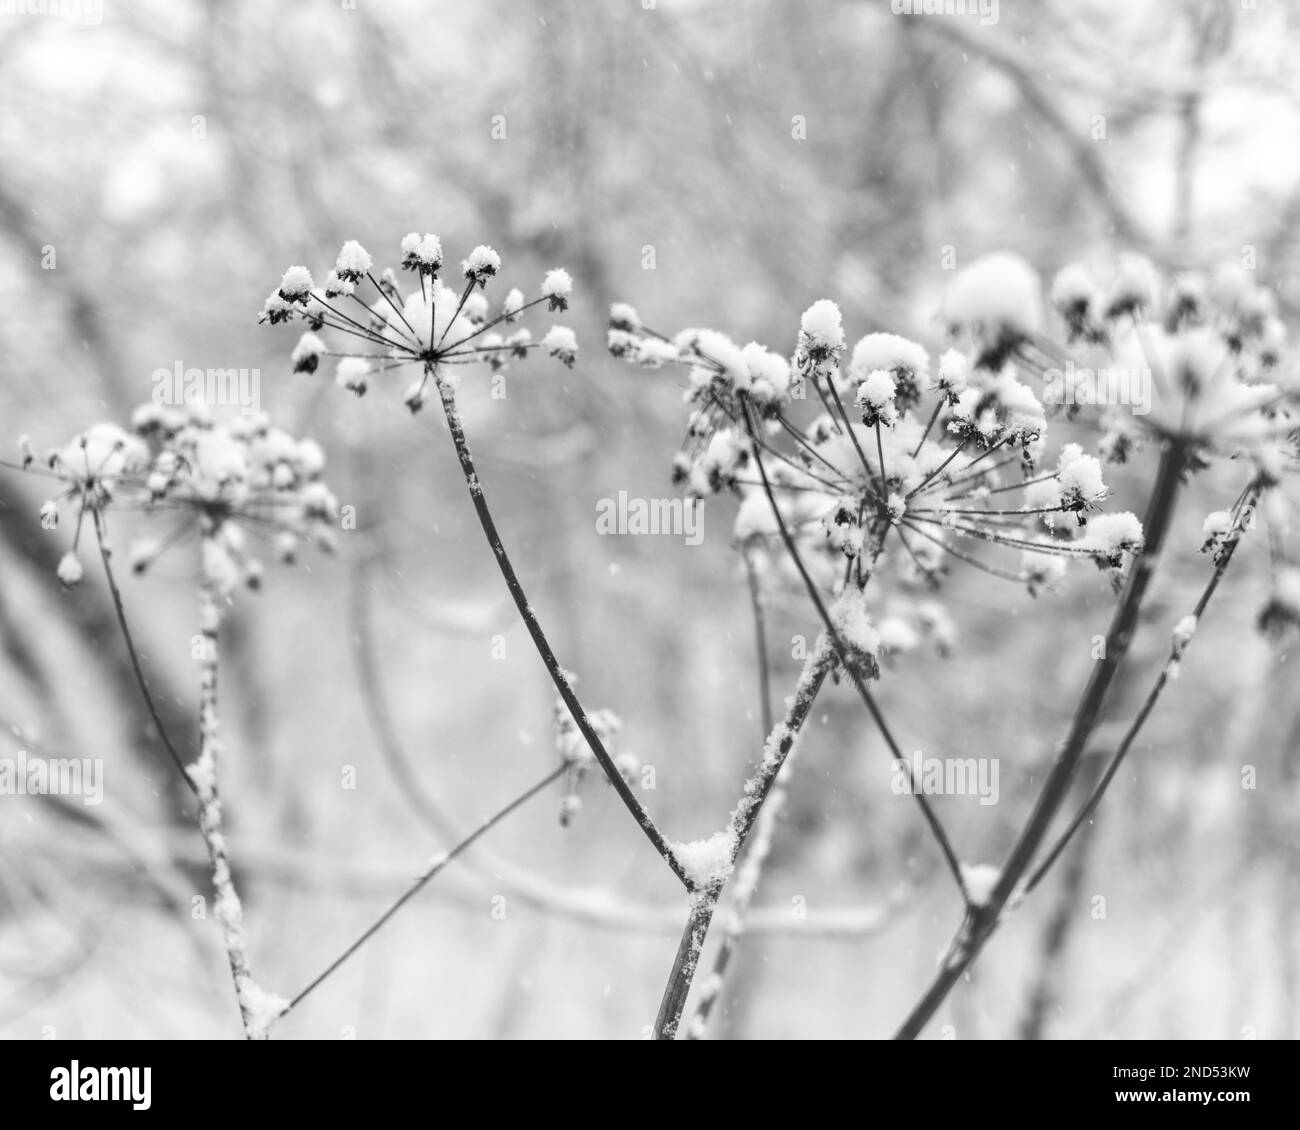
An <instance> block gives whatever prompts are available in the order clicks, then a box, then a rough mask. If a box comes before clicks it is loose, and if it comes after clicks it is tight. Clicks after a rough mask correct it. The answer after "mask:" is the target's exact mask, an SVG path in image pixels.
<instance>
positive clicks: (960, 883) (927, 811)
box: [745, 413, 969, 901]
mask: <svg viewBox="0 0 1300 1130" xmlns="http://www.w3.org/2000/svg"><path fill="white" fill-rule="evenodd" d="M745 428H746V430H747V431H748V432H749V436H750V438H751V439H753V438H754V425H753V422H752V421H751V420H750V418H749V415H748V413H746V414H745ZM754 461H755V463H757V464H758V472H759V477H760V478H761V479H762V482H763V492H764V494H766V496H767V503H768V506H769V507H770V508H771V510H772V517H773V518H774V519H775V521H776V525H777V529H778V530H779V531H780V534H781V540H782V541H783V542H784V543H785V548H786V551H787V552H788V553H789V554H790V559H791V560H792V561H793V562H794V564H795V568H796V569H797V570H798V573H799V576H800V577H801V578H802V579H803V583H804V588H805V589H806V590H807V591H808V596H809V598H810V599H811V600H812V602H813V606H814V607H815V608H816V609H817V614H818V615H819V616H820V617H821V620H822V623H823V625H824V626H825V631H826V636H827V638H828V639H829V641H830V643H831V645H832V647H833V648H834V649H835V654H836V655H837V656H838V657H839V661H840V664H841V666H842V667H843V668H844V670H845V672H846V673H847V674H848V676H849V678H850V679H851V680H852V682H853V686H854V689H855V690H856V691H857V692H858V697H859V698H861V699H862V703H863V705H864V706H865V707H866V708H867V711H868V712H869V713H870V714H871V718H872V721H873V722H875V724H876V728H877V729H878V730H879V731H880V735H881V737H883V738H884V739H885V744H886V745H887V746H888V747H889V752H890V755H891V756H892V757H893V758H894V760H895V761H896V762H898V763H899V764H900V765H902V766H904V767H905V768H906V769H907V773H908V781H909V782H911V784H912V788H911V789H910V790H909V791H910V792H911V794H912V797H913V798H914V799H915V801H916V803H917V807H918V808H919V809H920V810H921V815H922V816H923V817H924V819H925V822H926V824H927V825H928V826H929V828H930V832H931V834H932V835H933V836H934V838H935V842H936V843H937V844H938V845H939V851H940V852H941V854H942V855H943V858H944V862H945V863H946V864H947V867H948V871H949V873H950V874H951V875H952V878H953V881H954V882H955V883H956V884H957V889H958V890H959V891H960V892H961V895H962V899H963V900H965V901H969V898H968V895H967V892H966V881H965V879H963V878H962V873H961V865H960V863H959V862H958V860H957V853H956V852H955V851H954V850H953V847H952V842H951V841H950V840H949V838H948V834H947V832H945V831H944V828H943V825H942V824H940V823H939V818H938V816H936V815H935V813H934V809H933V808H932V807H931V806H930V802H929V801H928V800H927V799H926V797H925V794H924V792H923V790H921V789H919V788H917V787H916V782H915V781H912V770H911V766H910V765H909V764H908V761H907V758H906V757H904V756H903V751H902V749H901V748H900V747H899V745H898V742H897V741H895V740H894V735H893V733H892V732H891V731H890V729H889V727H888V726H887V725H886V724H885V719H884V716H883V715H882V714H881V712H880V708H879V707H878V706H877V705H876V700H875V698H874V697H873V695H872V694H871V692H870V691H869V690H868V689H867V687H866V684H865V683H863V681H862V679H861V677H860V676H859V675H858V672H857V670H856V669H855V665H854V664H853V663H852V662H850V659H849V655H848V650H847V648H845V646H844V642H843V640H841V639H840V634H839V630H838V629H837V628H836V627H835V622H834V620H832V619H831V615H830V612H828V611H827V609H826V604H825V602H824V601H823V600H822V598H821V594H820V593H819V592H818V591H817V584H816V582H815V581H813V579H812V577H811V575H810V574H809V573H808V569H807V567H806V566H805V565H804V562H803V557H802V555H801V554H800V553H799V547H798V546H797V545H795V541H794V537H793V536H792V535H791V533H790V530H789V527H788V526H787V525H786V522H785V516H784V515H783V514H782V513H781V508H780V507H779V506H778V505H777V503H776V496H775V495H774V494H773V493H772V484H771V482H770V480H769V479H768V476H767V468H766V467H764V466H763V461H762V460H761V459H760V458H759V457H758V456H757V455H755V457H754Z"/></svg>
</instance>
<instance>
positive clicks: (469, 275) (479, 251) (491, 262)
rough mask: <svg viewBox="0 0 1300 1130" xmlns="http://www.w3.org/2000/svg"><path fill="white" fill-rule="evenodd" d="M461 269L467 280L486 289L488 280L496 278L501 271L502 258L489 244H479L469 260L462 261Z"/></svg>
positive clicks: (470, 254)
mask: <svg viewBox="0 0 1300 1130" xmlns="http://www.w3.org/2000/svg"><path fill="white" fill-rule="evenodd" d="M460 269H461V273H462V274H463V275H464V276H465V278H466V279H469V280H472V281H473V282H474V283H476V284H477V285H478V286H484V287H485V286H487V283H488V279H491V278H495V277H496V274H497V272H498V271H499V270H501V256H500V255H498V254H497V253H496V252H495V251H494V250H492V248H490V247H488V246H487V244H479V246H478V247H476V248H474V250H473V251H471V252H470V253H469V257H468V258H466V259H463V260H462V261H461V264H460Z"/></svg>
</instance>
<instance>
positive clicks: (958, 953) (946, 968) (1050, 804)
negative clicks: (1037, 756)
mask: <svg viewBox="0 0 1300 1130" xmlns="http://www.w3.org/2000/svg"><path fill="white" fill-rule="evenodd" d="M1183 461H1184V451H1183V447H1182V445H1181V444H1179V443H1177V442H1171V443H1168V444H1167V445H1166V446H1165V447H1164V449H1163V450H1162V452H1161V455H1160V465H1159V468H1158V469H1157V472H1156V482H1155V486H1154V487H1153V488H1152V492H1151V498H1150V501H1149V502H1148V504H1147V512H1146V518H1145V520H1144V522H1143V533H1144V537H1145V544H1144V546H1143V549H1142V552H1141V553H1140V554H1139V555H1138V557H1137V559H1136V560H1135V561H1134V562H1133V565H1132V567H1131V570H1130V572H1129V577H1128V581H1127V583H1126V584H1125V586H1124V592H1123V595H1122V596H1121V598H1120V601H1119V605H1118V607H1117V608H1116V609H1115V613H1114V615H1113V616H1112V618H1111V623H1110V628H1109V630H1108V631H1107V633H1106V641H1105V651H1104V653H1103V657H1102V658H1101V659H1100V660H1099V661H1098V662H1097V664H1096V666H1095V667H1093V669H1092V673H1091V675H1090V676H1089V678H1088V682H1087V685H1086V686H1085V688H1084V691H1083V695H1082V696H1081V697H1080V699H1079V703H1078V705H1077V706H1076V707H1075V711H1074V716H1073V718H1072V719H1071V721H1070V729H1069V732H1068V733H1067V735H1066V738H1065V741H1064V742H1062V744H1061V747H1060V751H1059V752H1058V753H1057V756H1056V761H1055V763H1054V764H1053V766H1052V769H1051V772H1050V773H1049V774H1048V777H1047V780H1046V782H1045V783H1044V785H1043V790H1042V792H1041V793H1040V794H1039V796H1038V799H1037V801H1036V802H1035V804H1034V808H1033V810H1032V812H1031V813H1030V815H1029V819H1028V821H1027V822H1026V824H1025V827H1024V829H1023V830H1022V831H1021V833H1020V836H1019V838H1018V839H1017V840H1016V842H1015V844H1014V846H1013V847H1012V849H1011V854H1010V856H1009V857H1008V859H1007V862H1006V864H1005V865H1004V866H1003V868H1002V872H1001V874H1000V876H999V878H998V881H997V884H996V885H995V886H994V889H993V891H992V892H991V893H990V895H989V898H988V901H987V902H986V903H983V904H982V905H980V906H968V907H967V911H966V915H965V917H964V919H963V921H962V924H961V926H960V927H959V928H958V930H957V933H956V934H955V935H954V937H953V939H952V942H951V944H950V946H949V950H948V956H947V957H946V959H945V960H944V962H943V965H942V967H941V968H940V970H939V973H938V974H937V975H936V977H935V979H934V981H933V982H931V984H930V986H929V988H927V989H926V991H925V993H924V994H923V995H922V996H921V999H920V1000H919V1001H918V1002H917V1003H916V1005H915V1006H914V1007H913V1008H912V1011H911V1012H910V1013H909V1014H908V1016H907V1018H906V1019H905V1020H904V1021H903V1024H902V1025H901V1027H900V1028H899V1030H898V1032H897V1034H896V1037H895V1038H896V1039H900V1040H911V1039H915V1038H916V1037H917V1036H918V1035H919V1034H920V1033H921V1031H922V1029H924V1028H925V1026H926V1024H928V1023H929V1021H930V1019H931V1018H932V1017H933V1016H934V1014H935V1012H936V1011H937V1010H938V1008H939V1006H940V1005H941V1004H942V1003H943V1002H944V1000H945V999H947V996H948V994H949V993H950V992H951V991H952V988H953V986H954V985H956V984H957V982H958V981H959V980H960V979H961V976H962V974H963V973H964V972H965V971H966V969H967V968H968V967H969V966H970V964H971V962H973V961H974V960H975V958H976V957H977V956H978V955H979V953H980V951H981V950H982V949H983V948H984V943H985V942H986V941H988V939H989V937H990V936H991V935H992V934H993V932H994V930H996V929H997V924H998V919H999V916H1000V915H1001V913H1002V908H1003V907H1004V906H1006V904H1007V902H1008V901H1009V900H1010V898H1011V896H1012V893H1013V892H1014V891H1016V889H1017V887H1018V885H1019V883H1020V879H1021V877H1022V876H1023V875H1024V873H1025V871H1026V870H1027V869H1028V867H1029V865H1030V864H1031V863H1032V862H1033V858H1034V855H1035V853H1036V852H1037V850H1038V848H1039V846H1040V845H1041V843H1042V841H1043V839H1044V837H1045V836H1046V835H1047V832H1048V829H1049V828H1050V826H1051V823H1052V820H1053V818H1054V817H1055V816H1056V813H1057V811H1058V810H1059V809H1060V807H1061V805H1062V803H1063V802H1064V800H1065V797H1066V794H1067V792H1068V791H1069V787H1070V783H1071V781H1072V780H1073V777H1074V771H1075V769H1076V768H1077V767H1078V763H1079V758H1080V757H1082V756H1083V751H1084V747H1085V745H1086V743H1087V741H1088V739H1089V738H1090V737H1091V736H1092V732H1093V730H1094V729H1096V726H1097V723H1098V721H1099V719H1100V715H1101V708H1102V705H1103V703H1104V702H1105V699H1106V694H1107V692H1108V691H1109V690H1110V686H1111V683H1112V682H1113V680H1114V677H1115V672H1116V671H1117V670H1118V669H1119V667H1120V664H1121V663H1122V662H1123V661H1124V658H1125V656H1126V655H1127V654H1128V649H1129V644H1130V643H1131V642H1132V639H1133V633H1134V630H1135V628H1136V627H1137V619H1138V612H1139V611H1140V609H1141V607H1142V603H1143V600H1144V599H1145V597H1146V593H1147V589H1148V587H1149V586H1150V584H1151V578H1152V576H1153V575H1154V573H1155V567H1156V561H1157V559H1158V557H1159V555H1160V550H1161V547H1162V546H1163V545H1164V540H1165V534H1166V533H1167V532H1168V529H1169V525H1170V522H1171V520H1172V518H1173V513H1174V508H1175V503H1176V501H1177V498H1178V486H1179V476H1180V474H1181V473H1182V469H1183Z"/></svg>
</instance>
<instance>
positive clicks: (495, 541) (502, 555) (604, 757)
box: [431, 367, 692, 890]
mask: <svg viewBox="0 0 1300 1130" xmlns="http://www.w3.org/2000/svg"><path fill="white" fill-rule="evenodd" d="M431 372H432V376H433V378H434V380H435V382H436V383H437V387H438V394H439V396H440V398H441V400H442V410H443V413H444V414H445V415H446V417H447V427H448V430H449V431H450V432H451V439H452V443H453V444H454V445H455V448H456V456H457V458H458V459H459V461H460V468H461V472H462V474H463V475H464V476H465V485H466V486H467V487H468V488H469V496H470V501H471V502H473V504H474V510H475V513H477V515H478V520H479V524H480V525H481V526H482V527H483V534H484V536H485V537H486V538H487V542H488V545H489V546H490V547H491V549H492V553H493V556H494V557H495V558H496V562H497V566H498V567H499V568H500V570H501V576H502V577H503V578H504V579H505V583H506V588H507V589H508V590H509V592H510V596H511V598H512V599H513V600H514V602H515V607H516V608H518V610H519V615H520V617H521V618H522V620H523V622H524V627H525V628H527V629H528V634H529V636H531V637H532V641H533V645H534V646H535V647H536V648H537V653H538V654H539V655H540V656H541V657H542V663H543V664H544V665H545V667H546V671H547V673H548V674H549V675H550V676H551V682H552V683H554V684H555V689H556V691H558V692H559V695H560V698H561V699H562V700H563V702H564V705H565V706H566V707H567V708H568V711H569V714H570V715H571V716H572V717H573V721H574V724H575V725H576V726H577V727H578V730H579V732H580V733H581V734H582V736H583V738H585V739H586V742H587V744H588V745H589V746H590V747H591V752H592V754H593V755H594V756H595V758H596V760H597V762H599V764H600V767H601V769H602V771H603V772H604V774H605V777H606V779H608V781H609V783H610V784H611V785H612V786H613V788H614V791H615V792H616V793H618V796H619V799H620V800H621V801H622V802H623V804H624V806H625V807H626V808H627V810H628V812H630V813H631V814H632V817H633V819H634V820H636V822H637V824H639V825H640V827H641V830H642V831H643V832H644V833H645V835H646V838H647V839H648V840H649V841H650V843H651V844H652V845H653V846H654V849H655V851H657V852H658V853H659V855H660V856H661V857H662V858H663V860H664V862H665V863H667V864H668V866H669V867H670V868H671V869H672V872H673V874H674V875H676V876H677V878H678V879H679V880H680V881H681V883H682V885H683V886H684V887H686V888H687V890H690V889H691V887H692V884H691V880H690V877H689V876H688V875H687V873H686V870H685V869H684V868H683V866H682V864H681V862H680V861H679V860H678V859H677V857H676V856H675V855H674V854H673V851H672V848H671V847H670V846H669V844H668V841H667V840H666V839H665V838H664V836H663V833H662V832H660V831H659V828H658V826H657V825H656V824H655V822H654V820H653V819H652V818H651V816H650V813H649V812H647V811H646V810H645V808H644V807H643V806H642V804H641V802H640V801H639V800H637V798H636V794H635V793H633V792H632V789H631V786H630V785H628V783H627V782H626V781H625V780H624V779H623V775H622V774H621V773H620V772H619V771H618V767H617V766H616V765H615V764H614V759H613V758H612V757H610V755H609V751H608V750H607V749H606V748H605V745H604V743H603V742H602V741H601V740H600V737H599V736H598V735H597V733H596V731H595V729H594V728H593V727H592V724H591V720H590V719H589V718H588V716H587V712H586V710H585V709H584V708H583V705H582V703H581V702H580V701H579V700H578V696H577V695H576V694H575V693H574V690H573V687H572V685H571V684H570V682H569V679H568V676H567V675H566V674H565V673H564V669H563V668H562V667H561V666H560V663H559V660H558V659H556V657H555V652H554V651H553V650H552V648H551V645H550V641H549V640H548V639H547V638H546V633H545V632H544V631H543V630H542V626H541V623H540V622H539V621H538V619H537V614H536V613H535V612H534V611H533V608H532V605H531V604H530V603H529V601H528V597H527V595H526V594H525V593H524V589H523V585H521V584H520V582H519V577H518V575H517V574H516V573H515V569H514V566H513V565H512V564H511V561H510V556H509V554H508V553H507V552H506V548H505V546H504V545H503V544H502V542H501V535H500V534H499V533H498V532H497V527H496V522H495V521H493V518H492V512H491V510H490V509H489V508H488V503H487V496H486V495H485V494H484V492H483V485H482V484H481V483H480V482H479V478H478V472H477V471H476V470H475V468H474V459H473V456H472V455H471V453H470V449H469V441H468V439H466V436H465V428H464V425H463V424H462V423H461V418H460V412H459V410H458V409H457V407H456V391H455V389H454V388H453V387H452V383H451V382H450V381H449V380H447V379H446V377H444V375H443V374H442V373H441V371H440V370H439V369H437V368H436V367H434V368H432V370H431Z"/></svg>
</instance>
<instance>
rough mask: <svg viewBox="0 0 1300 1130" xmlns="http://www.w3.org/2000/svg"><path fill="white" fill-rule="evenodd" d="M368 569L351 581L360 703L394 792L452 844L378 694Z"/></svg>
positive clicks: (362, 567)
mask: <svg viewBox="0 0 1300 1130" xmlns="http://www.w3.org/2000/svg"><path fill="white" fill-rule="evenodd" d="M369 589H370V568H369V563H368V561H361V562H359V563H358V565H357V566H356V570H355V572H354V574H353V577H352V601H351V607H350V613H351V621H352V631H351V633H350V634H351V639H352V657H353V661H354V666H355V667H356V671H357V678H358V681H359V683H360V689H361V700H362V703H363V705H364V708H365V711H366V713H367V715H368V716H369V718H370V724H371V726H372V727H373V728H374V731H375V737H376V739H377V744H378V746H379V752H380V755H381V756H382V757H383V759H384V761H385V762H386V763H387V765H388V769H389V772H391V773H392V774H393V777H394V778H395V780H396V782H397V791H398V792H399V793H400V794H401V796H402V799H403V800H405V801H406V803H407V804H408V805H410V806H411V808H412V810H413V811H414V812H415V814H416V815H417V816H418V817H419V818H420V819H421V820H422V821H423V822H424V823H425V824H427V825H428V826H429V827H430V828H431V829H433V831H434V832H435V833H437V835H439V836H441V837H443V839H445V840H447V841H449V842H454V841H455V840H457V839H458V838H459V837H460V832H459V831H458V829H457V828H456V823H455V821H454V820H452V818H451V817H450V816H448V815H447V814H446V813H445V812H444V811H443V810H442V808H441V807H440V806H439V805H438V804H437V803H436V802H435V801H434V799H433V798H432V797H431V796H430V795H429V793H428V790H426V789H425V787H424V784H423V782H421V780H420V778H419V776H418V774H417V773H416V772H415V770H414V768H412V766H411V764H410V762H409V761H408V760H407V758H406V756H405V751H404V750H403V748H402V743H401V741H400V740H399V739H398V737H397V727H396V726H395V725H394V724H393V716H392V714H391V713H390V711H389V708H388V700H387V699H386V698H385V697H384V696H383V694H381V693H380V678H379V670H378V667H377V665H376V663H375V641H374V630H373V625H372V624H371V618H370V598H369Z"/></svg>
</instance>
